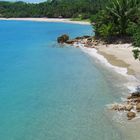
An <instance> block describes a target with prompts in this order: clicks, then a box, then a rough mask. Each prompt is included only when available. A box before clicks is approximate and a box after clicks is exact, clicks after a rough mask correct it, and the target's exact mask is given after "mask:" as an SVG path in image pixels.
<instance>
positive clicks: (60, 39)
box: [57, 34, 69, 43]
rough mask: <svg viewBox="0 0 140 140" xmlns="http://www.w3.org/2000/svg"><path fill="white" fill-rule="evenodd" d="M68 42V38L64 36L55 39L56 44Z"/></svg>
mask: <svg viewBox="0 0 140 140" xmlns="http://www.w3.org/2000/svg"><path fill="white" fill-rule="evenodd" d="M68 40H69V36H68V35H66V34H64V35H61V36H59V37H58V38H57V42H58V43H66V42H67V41H68Z"/></svg>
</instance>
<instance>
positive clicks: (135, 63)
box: [95, 44, 140, 80]
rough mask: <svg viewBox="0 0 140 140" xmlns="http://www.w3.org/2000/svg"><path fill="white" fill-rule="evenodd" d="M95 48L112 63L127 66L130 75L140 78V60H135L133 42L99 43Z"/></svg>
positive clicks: (122, 66)
mask: <svg viewBox="0 0 140 140" xmlns="http://www.w3.org/2000/svg"><path fill="white" fill-rule="evenodd" d="M95 48H96V49H97V51H98V53H99V54H101V55H103V56H104V57H105V58H106V59H107V61H108V62H109V63H110V64H111V65H113V66H117V67H121V68H126V69H127V74H128V75H133V76H135V77H136V78H137V79H138V80H140V61H139V60H135V58H134V56H133V52H132V50H133V46H132V45H131V44H110V45H107V46H106V45H97V47H95Z"/></svg>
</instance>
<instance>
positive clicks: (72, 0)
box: [0, 0, 107, 19]
mask: <svg viewBox="0 0 140 140" xmlns="http://www.w3.org/2000/svg"><path fill="white" fill-rule="evenodd" d="M106 1H107V0H48V1H46V2H42V3H39V4H31V3H25V2H21V1H19V2H4V1H1V2H0V16H1V17H7V18H8V17H60V16H62V17H64V18H77V17H80V18H82V19H86V18H89V17H90V16H91V15H93V14H95V13H97V12H98V11H99V10H100V9H101V8H102V7H103V6H104V5H105V3H106Z"/></svg>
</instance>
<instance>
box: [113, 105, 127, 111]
mask: <svg viewBox="0 0 140 140" xmlns="http://www.w3.org/2000/svg"><path fill="white" fill-rule="evenodd" d="M125 109H126V107H125V105H122V104H115V105H113V107H112V110H117V111H124V110H125Z"/></svg>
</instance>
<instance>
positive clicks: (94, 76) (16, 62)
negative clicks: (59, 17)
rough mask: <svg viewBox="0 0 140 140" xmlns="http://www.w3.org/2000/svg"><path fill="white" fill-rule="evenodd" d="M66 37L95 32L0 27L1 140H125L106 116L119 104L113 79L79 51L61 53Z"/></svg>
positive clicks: (32, 25)
mask: <svg viewBox="0 0 140 140" xmlns="http://www.w3.org/2000/svg"><path fill="white" fill-rule="evenodd" d="M63 33H68V34H70V35H71V36H72V37H75V36H78V35H83V34H90V33H91V27H90V26H85V25H75V24H64V23H43V22H22V21H20V22H18V21H0V139H1V140H19V139H20V140H101V139H103V140H122V139H123V140H124V138H123V136H122V134H121V132H120V131H119V130H118V129H117V127H116V126H115V125H114V123H113V122H112V120H111V119H109V117H108V115H107V114H106V111H105V105H106V104H108V103H112V102H114V100H115V101H116V100H119V97H118V93H119V91H118V89H117V87H115V85H113V82H112V80H111V79H112V77H111V75H110V77H107V76H106V74H107V72H105V70H104V69H102V68H101V67H100V66H97V64H96V63H94V61H93V59H92V58H90V57H89V56H88V55H86V54H85V53H83V52H82V51H81V50H80V49H76V48H73V47H65V48H60V47H58V45H57V44H56V38H57V36H58V35H60V34H63ZM112 92H113V94H112Z"/></svg>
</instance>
